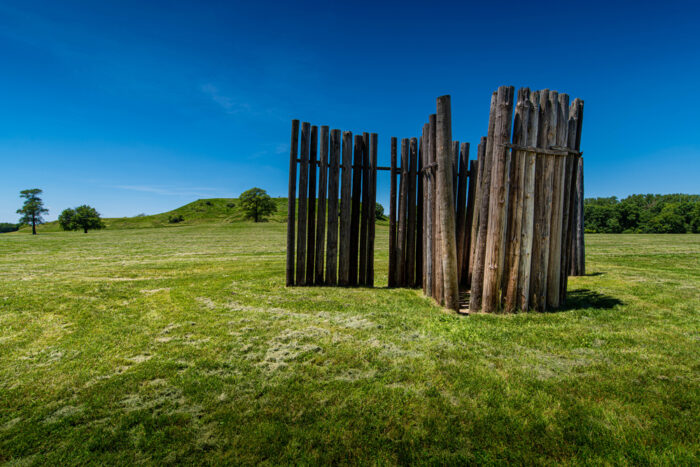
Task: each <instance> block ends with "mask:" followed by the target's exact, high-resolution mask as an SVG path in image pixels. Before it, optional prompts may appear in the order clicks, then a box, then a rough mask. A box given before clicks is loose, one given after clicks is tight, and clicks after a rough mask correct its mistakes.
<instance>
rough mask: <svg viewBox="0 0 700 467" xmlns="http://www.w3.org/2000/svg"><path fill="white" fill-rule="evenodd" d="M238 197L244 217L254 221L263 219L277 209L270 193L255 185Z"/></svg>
mask: <svg viewBox="0 0 700 467" xmlns="http://www.w3.org/2000/svg"><path fill="white" fill-rule="evenodd" d="M238 199H239V202H240V204H241V209H243V212H244V214H245V216H246V219H253V221H255V222H260V221H264V220H265V219H266V217H267V216H269V215H270V214H272V213H273V212H275V211H276V210H277V206H276V205H275V203H274V201H272V198H270V195H268V194H267V192H266V191H265V190H263V189H262V188H257V187H256V188H251V189H250V190H247V191H244V192H243V193H241V196H240V197H239V198H238Z"/></svg>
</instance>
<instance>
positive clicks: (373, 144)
mask: <svg viewBox="0 0 700 467" xmlns="http://www.w3.org/2000/svg"><path fill="white" fill-rule="evenodd" d="M378 138H379V137H378V136H377V134H376V133H372V134H371V135H370V155H369V164H370V166H369V169H370V170H369V177H370V178H369V180H370V185H369V186H370V189H369V197H370V199H369V203H370V206H371V210H370V211H369V212H370V216H369V218H370V220H369V226H368V232H367V277H366V285H367V286H368V287H374V235H375V223H376V216H375V206H376V204H377V140H378Z"/></svg>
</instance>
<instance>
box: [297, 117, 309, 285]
mask: <svg viewBox="0 0 700 467" xmlns="http://www.w3.org/2000/svg"><path fill="white" fill-rule="evenodd" d="M309 132H310V124H309V123H308V122H303V123H302V124H301V154H300V156H301V164H299V208H298V210H299V214H298V219H299V225H298V230H297V277H296V283H297V285H306V229H307V227H308V226H307V221H306V214H307V208H308V204H307V203H308V190H309V137H310V135H309Z"/></svg>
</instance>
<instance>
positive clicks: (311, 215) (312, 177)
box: [306, 125, 318, 285]
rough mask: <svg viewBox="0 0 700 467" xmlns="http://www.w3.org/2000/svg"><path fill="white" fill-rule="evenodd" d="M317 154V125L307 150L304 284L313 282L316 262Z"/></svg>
mask: <svg viewBox="0 0 700 467" xmlns="http://www.w3.org/2000/svg"><path fill="white" fill-rule="evenodd" d="M317 155H318V127H317V126H316V125H313V126H312V127H311V143H310V151H309V211H308V215H307V217H306V219H307V222H308V223H307V227H306V284H307V285H312V284H313V283H314V278H315V276H314V265H315V263H316V156H317Z"/></svg>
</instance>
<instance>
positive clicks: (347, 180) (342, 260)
mask: <svg viewBox="0 0 700 467" xmlns="http://www.w3.org/2000/svg"><path fill="white" fill-rule="evenodd" d="M342 158H343V171H342V184H341V187H340V228H339V237H340V238H339V254H338V284H339V285H342V286H347V285H348V284H349V283H350V205H351V201H350V195H351V194H352V132H350V131H344V132H343V150H342Z"/></svg>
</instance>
